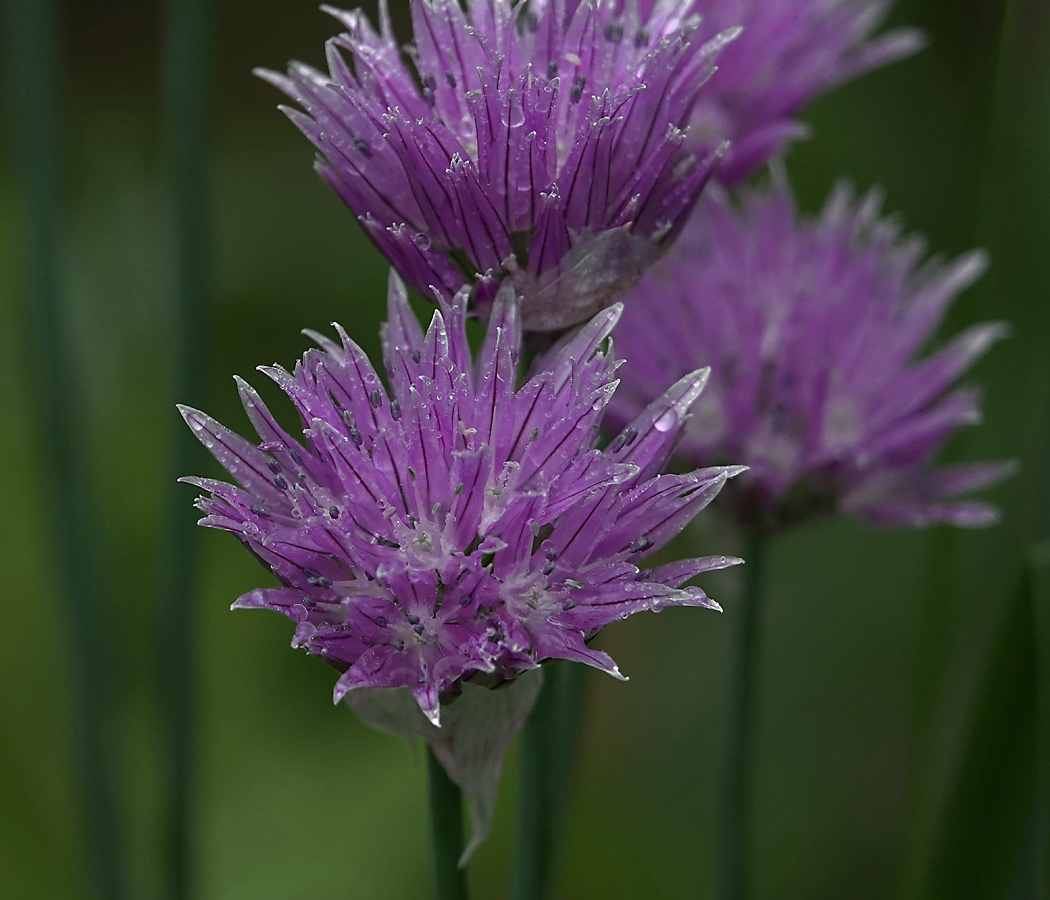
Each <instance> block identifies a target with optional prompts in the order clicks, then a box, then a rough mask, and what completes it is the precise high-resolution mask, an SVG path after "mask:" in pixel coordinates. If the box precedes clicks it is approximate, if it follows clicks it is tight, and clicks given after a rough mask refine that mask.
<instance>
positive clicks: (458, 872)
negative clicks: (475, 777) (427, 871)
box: [427, 747, 467, 900]
mask: <svg viewBox="0 0 1050 900" xmlns="http://www.w3.org/2000/svg"><path fill="white" fill-rule="evenodd" d="M427 783H428V794H429V797H430V847H431V852H432V854H433V866H434V897H435V900H467V873H466V872H465V871H464V870H463V869H461V868H460V867H459V857H460V856H461V855H462V853H463V794H462V793H461V792H460V789H459V788H458V787H457V786H456V785H455V784H453V782H452V779H450V778H449V777H448V775H447V774H446V773H445V770H444V769H443V768H442V767H441V763H439V762H438V761H437V757H435V756H434V751H433V750H431V749H430V748H429V747H428V748H427Z"/></svg>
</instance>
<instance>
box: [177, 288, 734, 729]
mask: <svg viewBox="0 0 1050 900" xmlns="http://www.w3.org/2000/svg"><path fill="white" fill-rule="evenodd" d="M389 303H390V316H389V320H388V322H387V323H386V325H385V327H384V330H383V346H384V359H385V362H386V368H387V374H388V378H389V387H388V386H387V385H386V384H384V382H383V381H382V380H381V379H380V377H379V375H378V374H377V373H376V371H375V370H374V369H373V368H372V366H371V364H370V363H369V361H368V359H367V358H366V356H365V355H364V353H363V352H362V351H361V349H360V348H359V347H358V346H357V345H356V344H355V343H354V342H353V341H351V340H350V338H349V337H348V336H347V335H346V334H345V332H343V331H342V329H339V328H338V326H336V327H337V330H338V332H339V337H340V340H341V343H340V344H336V343H334V342H332V341H330V340H329V339H328V338H326V337H323V336H322V335H319V334H314V333H310V336H311V337H313V338H314V340H316V341H317V343H318V344H319V346H320V349H315V350H309V351H307V353H306V355H305V356H304V357H303V360H302V362H301V363H300V364H298V365H297V366H296V367H295V371H294V372H288V371H287V370H285V369H283V368H281V367H279V366H273V367H264V368H263V369H262V371H264V372H265V373H266V374H267V375H269V376H270V377H271V378H273V379H274V381H276V382H277V384H278V385H279V386H280V387H281V388H282V389H283V390H284V391H285V392H286V393H287V394H288V396H289V397H290V398H291V399H292V401H293V403H294V404H295V406H296V408H297V409H298V411H299V415H300V417H301V420H302V427H303V436H304V440H303V441H302V442H300V441H298V440H296V439H295V438H293V437H292V436H291V435H289V434H288V433H287V432H286V431H284V430H283V429H282V428H281V426H280V425H278V424H277V422H276V421H275V419H274V418H273V416H272V415H271V414H270V412H269V411H268V410H267V408H266V407H265V406H264V405H263V403H262V401H261V399H260V398H259V395H258V394H257V393H256V392H255V391H254V390H253V389H252V388H251V387H249V386H248V385H247V384H246V383H245V382H243V381H240V380H239V381H238V384H239V387H240V393H241V400H242V402H243V404H244V408H245V410H246V411H247V413H248V416H249V418H250V419H251V421H252V424H253V425H254V427H255V429H256V431H258V433H259V436H260V438H261V443H260V444H259V445H258V446H256V445H255V444H253V443H251V442H250V441H247V440H245V439H244V438H242V437H239V436H238V435H236V434H234V433H233V432H231V431H229V430H227V429H226V428H224V427H223V426H222V425H220V424H219V423H218V422H216V421H215V420H213V419H211V418H209V417H208V416H206V415H205V414H204V413H201V412H197V411H196V410H192V409H188V408H182V413H183V416H184V417H185V418H186V421H187V423H188V424H189V425H190V427H191V428H192V429H193V431H194V433H195V434H196V435H197V437H198V438H199V439H200V440H201V442H202V443H203V444H204V445H205V447H207V448H208V450H210V451H211V453H212V454H213V455H214V456H215V458H216V459H218V460H219V462H220V463H221V464H222V465H223V466H224V467H225V468H226V470H227V471H228V472H229V473H230V474H231V475H232V476H233V478H234V479H235V480H236V481H237V484H238V485H239V486H235V485H232V484H227V483H225V482H221V481H215V480H212V479H207V478H187V479H185V480H186V481H188V482H190V483H191V484H195V485H197V486H199V487H201V488H203V489H204V490H206V491H209V492H210V496H208V497H202V498H200V499H199V500H198V506H199V507H200V509H201V510H202V511H203V512H204V513H205V514H206V515H205V518H203V519H202V520H201V524H202V525H206V526H209V527H212V528H221V529H224V530H227V531H231V532H233V533H234V534H235V535H237V537H238V538H239V539H240V540H241V541H242V542H243V543H244V544H245V545H246V546H247V547H248V548H249V549H250V550H251V551H252V552H253V553H254V554H255V555H256V556H257V557H258V558H259V559H260V560H261V561H262V562H263V563H264V564H265V565H267V566H268V567H269V568H270V569H271V570H272V572H273V574H274V575H275V576H276V577H277V578H278V579H279V580H280V581H281V582H282V584H283V585H284V586H283V587H279V588H266V589H260V590H255V591H251V592H250V593H248V594H246V595H245V596H243V597H241V598H240V599H239V600H238V601H237V602H236V603H235V604H234V606H235V607H266V608H268V609H275V610H278V611H280V612H283V613H284V614H285V615H287V616H288V617H289V618H291V619H293V620H294V621H295V622H296V623H297V628H296V632H295V640H294V644H295V645H298V646H303V647H305V648H306V649H307V651H308V652H309V653H311V654H313V655H315V656H320V657H322V658H323V659H325V660H326V661H327V662H329V663H330V664H331V665H333V666H335V667H336V668H337V669H339V670H340V671H341V672H342V673H343V675H342V677H341V678H340V679H339V682H338V684H337V685H336V688H335V698H336V700H337V701H338V700H339V699H340V698H341V697H342V696H343V695H345V694H346V693H347V692H348V691H352V690H354V689H355V688H362V687H370V688H388V687H408V688H410V689H411V691H412V693H413V695H414V696H415V698H416V700H417V702H418V703H419V706H420V708H421V709H422V710H423V712H424V713H425V714H426V715H427V716H428V717H429V718H430V719H431V721H433V722H434V723H435V724H437V723H438V720H439V707H440V700H441V697H442V695H443V694H448V693H449V692H452V693H454V692H455V691H456V690H457V689H458V685H459V683H460V680H461V679H471V680H473V681H475V682H481V683H486V684H495V683H499V682H500V681H502V680H506V679H510V678H513V677H515V675H517V674H519V673H521V672H523V671H525V670H528V669H532V668H535V667H536V666H537V665H538V664H539V663H540V662H541V661H542V660H545V659H551V658H561V659H570V660H576V661H578V662H583V663H587V664H588V665H591V666H595V667H597V668H599V669H602V670H604V671H607V672H610V673H612V674H614V675H619V672H618V670H617V668H616V665H615V664H614V663H613V661H612V659H610V658H609V656H607V655H606V654H605V653H602V652H600V651H598V650H594V649H592V648H590V647H589V646H588V645H587V642H588V641H589V640H590V639H591V638H592V637H593V636H594V635H595V634H597V633H598V632H599V631H600V630H601V629H602V628H604V627H605V626H606V625H608V624H609V623H610V622H613V621H615V620H616V619H622V618H626V617H627V616H629V615H631V614H632V613H635V612H639V611H641V610H659V609H662V608H663V607H665V606H669V605H684V606H706V607H709V608H714V609H717V608H718V606H717V604H715V603H714V602H713V601H712V600H710V599H708V597H707V596H706V595H705V594H704V592H703V591H702V590H701V589H700V588H698V587H680V585H682V584H683V583H684V582H685V581H687V580H688V579H690V578H692V577H693V576H695V575H697V574H699V573H700V572H705V571H708V570H711V569H718V568H722V567H724V566H728V565H732V564H734V563H736V562H739V560H736V559H733V558H728V557H724V556H717V557H705V558H697V559H689V560H684V561H681V562H675V563H669V564H665V565H662V566H658V567H656V568H652V569H647V570H645V571H642V570H640V569H639V567H638V564H639V563H640V561H641V560H642V558H643V557H644V556H646V555H647V554H648V553H650V552H652V551H654V550H657V549H658V548H660V547H661V546H663V545H664V544H666V543H667V541H669V540H670V539H671V538H672V537H673V536H674V535H675V534H677V533H678V532H679V531H680V530H681V529H682V528H683V527H685V525H686V524H687V523H688V522H689V521H690V520H691V519H692V518H693V516H695V515H696V513H697V512H698V511H699V510H701V509H702V508H703V507H705V506H706V505H707V504H708V503H709V502H710V501H711V499H712V498H713V497H714V496H715V494H717V493H718V491H719V490H720V489H721V487H722V485H723V484H724V483H725V481H726V479H727V478H730V477H731V476H733V475H735V474H737V473H738V472H739V471H740V469H739V467H715V468H708V469H702V470H698V471H694V472H690V473H688V474H685V475H676V474H675V475H671V474H667V475H661V474H658V473H659V472H660V469H661V467H662V465H663V464H664V462H665V461H666V459H667V457H668V456H669V454H670V452H671V449H672V446H673V444H674V442H675V440H676V439H677V437H678V435H679V433H680V431H681V429H682V426H683V424H684V423H685V421H686V420H687V418H688V415H687V412H688V410H689V407H690V406H691V405H692V403H693V401H694V400H695V399H696V397H697V396H698V395H699V394H700V391H701V390H702V388H703V385H704V382H705V380H706V372H703V371H700V372H691V373H689V374H687V375H685V377H683V378H682V379H681V380H679V381H678V382H677V383H676V384H675V385H674V386H673V387H672V388H671V389H670V390H668V391H667V392H666V393H663V394H661V395H660V396H659V397H658V398H657V399H655V400H654V402H653V403H652V404H650V405H649V406H648V407H646V408H645V409H643V410H642V411H640V412H639V414H638V415H637V416H636V417H634V418H633V420H632V421H631V422H630V423H629V424H627V425H626V426H625V428H624V429H623V430H622V431H621V432H620V433H619V434H618V435H617V436H616V437H615V438H614V439H613V440H612V442H611V443H610V444H609V446H607V447H606V448H605V449H604V450H597V449H595V448H594V441H595V435H596V432H597V428H598V424H599V422H600V421H601V418H602V415H603V412H604V410H605V407H606V404H607V403H608V401H609V398H610V397H611V396H612V394H613V391H614V390H615V389H616V385H617V381H616V379H615V378H614V377H613V375H614V371H615V369H616V368H617V366H618V362H617V361H616V360H615V359H614V357H613V355H612V349H611V341H610V340H609V334H610V332H611V331H612V328H613V325H614V324H615V323H616V321H617V319H618V318H619V316H620V313H621V310H622V307H621V306H620V305H616V306H613V307H611V308H610V309H608V310H606V311H604V312H602V313H600V314H599V315H597V316H596V317H595V318H593V319H592V320H591V321H590V322H589V323H587V324H586V325H584V326H583V327H582V328H581V329H579V330H578V331H577V332H576V333H575V334H573V335H570V336H568V337H566V338H563V339H562V341H561V342H560V343H559V344H556V345H555V346H554V348H553V349H552V350H551V351H550V352H549V353H548V354H547V356H546V357H544V361H543V363H542V364H541V365H537V366H536V367H534V372H533V374H532V375H531V377H530V378H529V379H528V380H527V381H526V382H525V384H524V385H522V386H521V387H520V388H516V383H517V368H518V354H519V350H520V346H521V323H520V307H519V301H518V300H517V299H516V298H515V297H514V295H513V292H512V291H511V290H510V289H509V288H504V289H503V290H502V291H500V293H499V295H498V296H497V298H496V301H495V303H494V306H493V310H492V316H491V318H490V321H489V324H488V331H487V336H486V339H485V343H484V346H483V347H482V349H481V352H480V353H479V354H478V357H477V360H476V361H473V360H472V357H471V352H470V349H469V347H468V344H467V339H466V333H465V330H464V326H465V317H466V307H467V292H466V291H465V290H464V291H460V292H459V293H458V294H457V295H456V296H455V297H454V298H453V299H452V300H451V301H446V300H443V299H442V300H441V305H440V309H439V310H437V311H435V313H434V316H433V319H432V321H431V323H430V327H429V328H428V329H427V331H426V333H425V334H424V332H423V331H422V329H421V328H420V326H419V323H418V322H417V320H416V318H415V316H414V314H413V313H412V312H411V310H410V308H409V306H408V303H407V300H406V296H405V290H404V286H403V285H402V284H401V282H400V281H399V280H398V279H397V278H396V277H395V276H392V277H391V286H390V300H389Z"/></svg>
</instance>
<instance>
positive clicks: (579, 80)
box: [569, 75, 587, 103]
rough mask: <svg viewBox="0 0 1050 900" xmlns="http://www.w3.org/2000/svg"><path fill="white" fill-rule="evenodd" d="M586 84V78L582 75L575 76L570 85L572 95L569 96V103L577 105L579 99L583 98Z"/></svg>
mask: <svg viewBox="0 0 1050 900" xmlns="http://www.w3.org/2000/svg"><path fill="white" fill-rule="evenodd" d="M586 84H587V78H586V76H584V75H577V76H576V80H575V81H574V82H573V83H572V93H570V94H569V102H570V103H579V102H580V98H581V97H582V96H583V88H584V85H586Z"/></svg>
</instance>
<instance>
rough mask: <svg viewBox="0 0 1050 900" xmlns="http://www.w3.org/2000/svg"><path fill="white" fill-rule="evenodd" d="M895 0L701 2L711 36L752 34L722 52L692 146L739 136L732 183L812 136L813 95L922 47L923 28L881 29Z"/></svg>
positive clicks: (729, 175) (726, 170)
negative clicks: (733, 29)
mask: <svg viewBox="0 0 1050 900" xmlns="http://www.w3.org/2000/svg"><path fill="white" fill-rule="evenodd" d="M887 6H888V3H887V2H886V0H698V3H697V6H696V11H697V12H698V13H699V14H700V16H701V18H702V21H703V28H704V34H705V35H713V34H717V33H718V32H719V31H720V30H722V29H725V28H728V27H730V26H737V25H739V26H742V27H743V33H742V34H741V36H740V37H739V38H738V39H737V40H735V41H733V42H732V43H731V44H730V45H729V46H727V47H726V48H725V50H724V51H723V52H722V54H721V55H720V56H719V58H718V72H717V74H716V75H715V76H714V77H713V78H712V79H711V82H710V84H709V85H708V86H707V87H706V88H705V89H704V91H703V93H702V94H701V95H700V99H699V101H698V103H697V105H696V108H695V111H694V113H693V118H692V123H691V125H690V144H691V145H693V146H697V147H699V148H701V149H702V148H704V147H710V148H713V147H716V146H718V144H719V143H720V142H721V141H723V140H729V141H731V142H732V143H731V146H730V148H729V153H728V155H727V156H726V159H725V160H724V161H723V162H722V164H721V165H720V166H719V168H718V172H717V176H718V179H719V180H720V181H721V182H723V183H724V184H732V183H734V182H736V181H738V180H739V179H740V178H742V177H744V176H745V175H747V174H748V173H750V172H752V171H754V169H755V168H757V167H758V166H759V165H761V164H762V163H764V162H765V161H767V160H768V159H770V158H771V157H772V156H773V155H774V154H776V153H777V152H779V151H780V150H781V149H782V148H783V146H784V144H785V143H786V142H788V141H790V140H793V139H795V138H798V137H800V136H802V135H804V134H805V127H804V126H803V125H801V123H799V122H797V121H795V120H794V118H793V117H794V115H795V114H796V113H797V112H798V111H799V110H800V109H801V108H802V107H803V106H804V105H805V104H806V103H807V102H808V101H810V100H812V99H813V98H814V97H816V96H817V95H818V94H821V93H823V92H825V91H827V90H829V89H830V88H833V87H835V86H836V85H839V84H841V83H843V82H844V81H848V80H849V79H851V78H854V77H855V76H857V75H860V74H861V73H863V72H866V71H868V70H870V69H874V68H877V67H879V66H883V65H886V64H887V63H891V62H894V61H895V60H898V59H901V58H902V57H905V56H909V55H910V54H912V53H914V52H915V51H916V50H918V49H920V48H921V47H922V45H923V37H922V33H921V32H920V31H918V30H917V29H912V28H901V29H896V30H894V31H890V32H888V33H886V34H883V35H880V36H879V37H875V38H873V37H872V35H873V34H874V32H875V31H876V30H877V29H878V26H879V25H880V24H881V22H882V19H883V18H884V16H885V12H886V8H887Z"/></svg>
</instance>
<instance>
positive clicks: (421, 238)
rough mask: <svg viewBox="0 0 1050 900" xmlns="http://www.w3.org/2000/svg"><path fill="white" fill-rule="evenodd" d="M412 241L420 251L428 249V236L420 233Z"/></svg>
mask: <svg viewBox="0 0 1050 900" xmlns="http://www.w3.org/2000/svg"><path fill="white" fill-rule="evenodd" d="M412 240H413V241H414V242H415V244H416V246H417V247H418V248H419V249H420V250H429V249H430V235H429V234H424V233H423V232H422V231H420V232H418V233H417V234H416V236H415V237H414V238H412Z"/></svg>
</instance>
